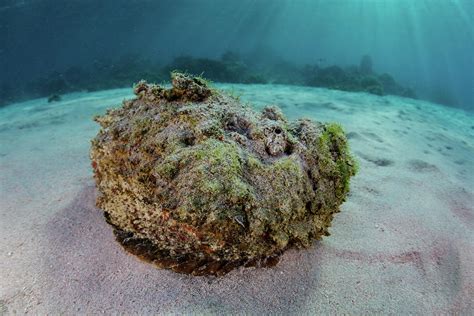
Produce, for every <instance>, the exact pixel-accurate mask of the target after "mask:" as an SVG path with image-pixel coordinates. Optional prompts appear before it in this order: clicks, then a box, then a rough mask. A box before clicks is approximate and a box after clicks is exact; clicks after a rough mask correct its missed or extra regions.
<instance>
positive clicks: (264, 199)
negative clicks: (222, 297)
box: [90, 72, 357, 275]
mask: <svg viewBox="0 0 474 316" xmlns="http://www.w3.org/2000/svg"><path fill="white" fill-rule="evenodd" d="M171 76H172V80H171V82H172V87H171V88H170V89H165V88H164V87H161V86H158V85H152V84H147V83H146V82H144V81H141V82H139V83H138V84H137V85H136V86H135V90H134V91H135V94H136V95H137V97H136V98H135V99H133V100H128V101H124V103H123V106H122V107H121V108H118V109H112V110H109V111H107V113H106V114H105V115H103V116H100V117H97V118H96V121H97V122H98V123H99V124H100V125H101V130H100V132H99V133H98V135H97V136H96V137H95V138H94V139H93V140H92V148H91V154H90V156H91V160H92V166H93V169H94V177H95V180H96V185H97V189H98V191H99V195H98V198H97V206H98V207H99V208H100V209H102V210H103V211H104V213H105V214H106V218H107V221H108V222H109V223H110V224H111V225H113V227H114V228H115V233H116V237H117V239H118V240H119V241H120V242H121V243H122V245H123V246H124V247H125V248H126V249H127V250H129V251H131V252H132V253H135V254H137V255H139V256H140V257H142V258H144V259H146V260H148V261H152V262H154V263H155V264H157V265H158V266H160V267H164V268H170V269H172V270H174V271H177V272H183V273H190V274H194V275H206V274H212V275H221V274H224V273H226V272H229V271H230V270H232V269H233V268H235V267H237V266H242V265H244V266H249V265H251V266H260V265H272V264H275V263H276V262H277V258H278V256H279V255H280V254H281V253H282V252H283V251H285V250H286V249H288V248H291V247H297V248H301V247H308V246H310V245H311V243H312V241H314V240H316V239H319V238H321V237H322V236H324V235H329V232H328V227H329V226H330V224H331V220H332V218H333V214H334V213H336V212H338V211H339V206H340V205H341V203H342V202H343V201H344V200H345V198H346V196H347V193H348V191H349V179H350V177H351V176H353V175H354V174H355V173H356V169H357V167H356V163H355V161H354V159H353V158H352V156H351V155H350V153H349V149H348V144H347V139H346V137H345V134H344V132H343V130H342V129H341V127H340V126H339V125H337V124H322V123H315V122H312V121H310V120H297V121H295V122H288V121H287V120H286V119H285V117H284V115H283V114H282V112H281V111H280V110H279V109H278V108H277V107H275V106H269V107H266V108H265V109H264V110H263V111H262V113H257V112H255V111H253V110H252V109H250V108H249V107H248V106H244V105H242V104H241V103H240V102H239V100H238V99H236V98H234V97H232V96H228V95H226V94H224V93H221V92H219V91H217V90H214V89H212V88H210V86H209V84H208V83H207V82H206V81H205V80H204V79H202V78H198V77H191V76H188V75H186V74H182V73H177V72H175V73H172V74H171Z"/></svg>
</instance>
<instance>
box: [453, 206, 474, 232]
mask: <svg viewBox="0 0 474 316" xmlns="http://www.w3.org/2000/svg"><path fill="white" fill-rule="evenodd" d="M450 210H451V212H453V214H454V215H455V216H456V217H458V218H459V219H460V220H461V221H462V222H463V223H465V224H467V225H468V226H471V227H472V226H474V212H473V210H472V209H469V208H468V207H466V206H464V205H458V203H457V202H454V203H452V205H451V207H450Z"/></svg>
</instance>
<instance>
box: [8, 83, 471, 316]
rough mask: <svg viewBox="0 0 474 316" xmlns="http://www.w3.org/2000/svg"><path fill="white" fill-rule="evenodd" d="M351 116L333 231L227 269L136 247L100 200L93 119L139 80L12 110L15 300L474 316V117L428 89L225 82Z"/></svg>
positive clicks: (29, 305) (76, 308)
mask: <svg viewBox="0 0 474 316" xmlns="http://www.w3.org/2000/svg"><path fill="white" fill-rule="evenodd" d="M218 87H220V88H223V89H230V90H232V91H233V93H234V94H242V100H244V101H250V102H251V103H253V105H254V106H255V107H256V108H262V107H263V106H264V105H267V104H277V105H279V106H280V107H281V108H282V109H283V111H284V112H285V113H286V114H287V115H288V116H289V117H290V118H291V119H295V118H298V117H309V118H312V119H315V120H319V121H338V122H340V123H342V124H343V125H344V126H345V128H346V131H347V132H348V136H349V139H350V143H351V147H352V151H353V152H354V154H355V155H356V157H357V159H358V160H359V162H360V171H359V174H358V175H357V176H356V177H354V178H353V180H352V185H351V193H350V195H349V198H348V199H347V201H346V202H345V203H344V204H343V206H342V211H341V213H339V214H337V215H336V217H335V220H334V222H333V227H332V228H331V230H330V231H331V234H332V235H331V236H329V237H327V238H324V239H323V240H322V241H320V242H316V243H315V244H314V245H313V247H312V248H310V249H308V250H302V251H296V250H291V251H288V252H287V253H285V254H284V255H283V257H282V259H281V261H280V263H279V264H278V265H277V266H276V267H273V268H260V269H259V268H239V269H237V270H234V271H232V272H231V273H229V274H227V275H225V276H224V277H220V278H215V277H191V276H187V275H181V274H176V273H174V272H171V271H167V270H160V269H157V268H155V267H154V266H152V265H150V264H148V263H145V262H142V261H140V260H138V259H137V258H136V257H134V256H132V255H130V254H128V253H126V252H125V251H124V250H123V249H122V248H121V246H120V245H119V244H118V243H117V242H116V241H115V240H114V236H113V233H112V229H111V227H110V226H108V225H107V224H106V223H105V220H104V218H103V216H102V213H101V211H100V210H98V209H97V208H96V207H95V205H94V203H95V194H96V191H95V188H94V183H93V179H92V172H91V167H90V161H89V158H88V152H89V141H90V139H91V138H92V137H93V136H94V135H95V134H96V133H97V131H98V126H97V125H96V124H95V123H94V122H93V121H92V120H91V118H92V116H93V115H95V114H99V113H103V112H104V111H105V109H106V108H108V107H112V106H118V105H119V104H120V103H121V101H122V100H123V99H124V98H130V97H132V95H131V89H118V90H109V91H101V92H94V93H75V94H69V95H66V96H64V97H63V100H62V101H60V102H57V103H50V104H48V103H47V101H46V100H45V99H38V100H32V101H28V102H23V103H18V104H14V105H11V106H7V107H5V108H2V109H0V216H1V217H0V315H1V314H14V313H19V314H23V313H26V312H29V313H33V314H46V313H50V314H59V313H64V314H97V313H106V314H111V313H125V314H151V313H155V314H156V313H159V314H170V313H171V314H191V313H198V314H209V313H213V314H227V313H233V314H236V313H238V314H290V313H296V314H314V313H353V314H360V313H371V314H373V313H382V314H390V313H391V314H407V313H412V314H413V313H414V314H473V313H474V303H473V302H474V301H473V299H472V298H473V297H474V209H473V205H474V192H473V188H474V115H473V114H472V113H467V112H463V111H461V110H457V109H452V108H447V107H444V106H440V105H435V104H431V103H428V102H424V101H417V100H411V99H405V98H399V97H392V96H386V97H378V96H372V95H367V94H357V93H346V92H338V91H331V90H325V89H316V88H307V87H295V86H279V85H218Z"/></svg>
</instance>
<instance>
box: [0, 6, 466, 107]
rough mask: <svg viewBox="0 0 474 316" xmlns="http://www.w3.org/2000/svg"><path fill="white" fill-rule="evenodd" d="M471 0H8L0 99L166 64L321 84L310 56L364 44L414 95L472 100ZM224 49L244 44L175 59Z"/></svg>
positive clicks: (318, 59) (136, 75)
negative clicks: (225, 60) (229, 57)
mask: <svg viewBox="0 0 474 316" xmlns="http://www.w3.org/2000/svg"><path fill="white" fill-rule="evenodd" d="M473 12H474V2H472V1H471V0H446V1H439V0H420V1H410V0H393V1H392V0H390V1H376V0H361V1H352V0H335V1H329V0H326V1H323V0H296V1H293V0H276V1H272V0H243V1H218V0H177V1H175V0H173V1H172V0H161V1H150V0H134V1H128V0H114V1H110V0H101V1H93V0H72V1H67V2H64V3H61V4H60V5H59V4H58V2H57V1H52V0H23V1H15V0H3V1H2V2H1V3H0V39H1V40H0V68H1V69H2V71H1V72H0V87H2V88H1V89H0V91H1V93H0V104H6V103H11V102H13V101H16V100H18V99H22V100H23V99H26V98H29V97H36V96H45V95H46V96H47V95H50V94H54V93H63V92H70V91H76V90H98V89H99V90H100V89H104V88H116V87H126V86H129V85H130V82H133V81H137V80H139V79H141V77H146V78H149V79H151V80H155V81H158V80H166V79H167V75H166V70H165V71H162V70H163V69H162V68H163V67H164V66H166V65H169V66H170V67H174V66H176V67H179V68H187V69H182V70H188V71H192V72H203V73H204V74H205V75H206V74H208V75H209V76H210V77H212V79H214V80H215V81H226V82H241V81H243V82H246V81H250V82H252V81H255V79H256V78H250V79H249V78H247V77H248V76H246V74H243V72H250V73H251V75H253V76H257V77H259V78H260V77H263V79H262V78H260V79H262V81H264V82H276V83H285V84H287V83H289V84H293V83H296V84H309V85H316V86H318V85H319V86H321V85H323V86H324V85H325V84H327V82H323V83H322V82H320V81H319V82H318V81H317V80H316V82H315V80H311V79H312V78H311V76H312V74H314V72H315V70H314V66H317V67H320V68H323V67H329V66H333V65H336V66H338V67H342V68H345V67H349V66H351V65H355V66H359V62H360V60H361V58H362V56H364V55H369V56H370V57H371V59H372V62H373V71H374V72H376V73H377V74H383V73H388V74H390V75H391V76H392V77H393V78H394V79H395V80H396V81H397V82H398V83H399V84H400V85H402V86H403V87H407V88H410V89H412V90H413V91H415V92H416V95H417V96H418V97H420V98H422V99H428V100H432V101H434V102H437V103H442V104H447V105H450V106H457V107H461V108H464V109H468V110H472V109H473V90H474V89H473V86H474V66H473V57H472V55H473V49H474V31H473ZM226 52H231V53H234V54H237V55H238V56H239V64H238V65H235V64H234V65H231V68H232V69H228V68H227V69H223V68H222V65H219V64H212V62H209V61H208V62H201V63H199V62H194V65H190V64H189V63H185V64H183V63H181V64H180V63H173V60H174V59H175V58H176V57H180V56H190V57H194V58H209V59H212V60H221V58H222V56H223V54H225V53H226ZM170 64H171V65H170ZM242 64H243V65H242ZM305 65H306V66H308V68H307V69H306V71H303V70H301V69H297V68H298V67H301V68H302V67H304V66H305ZM242 66H244V67H242ZM239 67H240V68H239ZM311 67H313V68H311ZM247 68H250V71H249V70H248V69H247ZM216 72H217V73H218V74H217V75H216V74H215V73H216ZM308 77H309V78H308ZM252 79H254V80H252ZM313 79H314V78H313ZM338 80H341V79H340V78H339V79H338ZM332 86H337V85H336V84H333V85H332ZM385 90H387V93H389V94H390V93H391V92H392V90H393V89H385ZM2 99H3V100H2Z"/></svg>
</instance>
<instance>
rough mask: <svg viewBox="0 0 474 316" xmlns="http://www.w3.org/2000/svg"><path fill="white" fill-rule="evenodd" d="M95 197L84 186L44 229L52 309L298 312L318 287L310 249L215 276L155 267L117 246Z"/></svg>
mask: <svg viewBox="0 0 474 316" xmlns="http://www.w3.org/2000/svg"><path fill="white" fill-rule="evenodd" d="M95 197H96V191H95V188H94V186H92V185H88V186H85V187H84V188H83V189H82V190H81V191H80V192H79V193H78V195H77V197H76V198H75V199H74V201H73V202H72V203H71V204H70V205H68V206H67V207H66V208H64V209H63V210H61V211H60V212H58V213H57V214H56V215H55V216H54V217H53V218H52V219H51V220H50V222H49V223H48V225H47V226H46V231H45V235H44V236H45V240H44V250H43V253H44V255H43V257H42V258H43V259H42V261H43V262H42V265H43V269H44V270H45V275H46V276H47V278H48V280H47V281H46V282H44V283H45V284H47V287H48V288H45V289H44V293H47V298H45V299H47V300H48V301H49V303H50V304H53V306H57V307H58V309H57V312H74V313H77V312H79V313H98V312H102V311H103V312H120V313H131V312H133V313H138V314H143V313H157V312H159V313H169V312H172V313H183V312H184V313H192V312H198V313H199V312H201V313H203V312H207V313H209V312H211V313H217V312H218V313H244V314H245V313H252V314H275V313H279V314H281V313H284V314H286V313H294V312H298V311H299V310H300V311H301V310H302V309H304V307H305V305H306V302H307V300H308V299H309V298H310V297H311V292H312V289H314V288H315V287H317V283H318V278H319V274H320V271H319V270H318V267H319V263H320V262H318V257H319V251H318V248H320V247H317V246H318V245H317V244H316V245H315V246H314V247H313V248H311V249H309V250H303V251H289V252H287V253H285V254H284V255H283V256H282V258H281V260H280V263H279V264H278V265H277V266H276V267H273V268H260V269H256V268H239V269H236V270H234V271H232V272H230V273H229V274H227V275H225V276H223V277H217V278H216V277H192V276H188V275H182V274H177V273H174V272H171V271H168V270H161V269H158V268H156V267H155V266H152V265H150V264H148V263H144V262H142V261H140V260H139V259H138V258H137V257H134V256H132V255H130V254H128V253H127V252H126V251H124V250H123V249H122V247H121V246H120V245H119V243H117V242H116V241H115V239H114V236H113V233H112V227H110V226H109V225H107V224H106V222H105V219H104V218H103V216H102V212H101V211H100V210H98V209H97V208H96V207H95V205H94V203H95Z"/></svg>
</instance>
